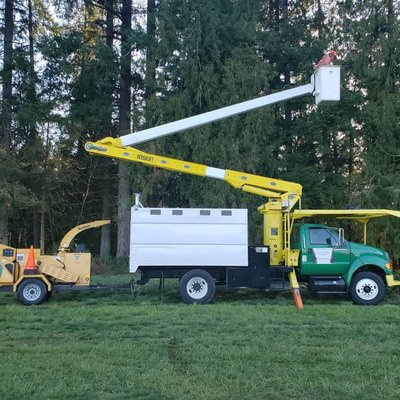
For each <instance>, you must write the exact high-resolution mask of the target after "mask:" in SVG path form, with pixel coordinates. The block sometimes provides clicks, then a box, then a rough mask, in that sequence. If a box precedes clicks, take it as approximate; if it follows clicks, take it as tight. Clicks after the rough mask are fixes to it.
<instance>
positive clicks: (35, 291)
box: [17, 279, 47, 306]
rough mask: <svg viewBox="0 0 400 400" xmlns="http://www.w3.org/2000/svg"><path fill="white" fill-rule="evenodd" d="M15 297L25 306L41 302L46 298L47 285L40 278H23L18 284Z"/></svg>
mask: <svg viewBox="0 0 400 400" xmlns="http://www.w3.org/2000/svg"><path fill="white" fill-rule="evenodd" d="M17 298H18V300H19V301H20V302H21V303H22V304H24V305H26V306H31V305H34V304H40V303H43V301H44V300H46V298H47V287H46V285H45V284H44V282H43V281H42V280H40V279H25V280H23V281H22V283H21V284H20V285H19V286H18V291H17Z"/></svg>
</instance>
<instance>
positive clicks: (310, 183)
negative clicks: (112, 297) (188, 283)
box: [0, 0, 400, 259]
mask: <svg viewBox="0 0 400 400" xmlns="http://www.w3.org/2000/svg"><path fill="white" fill-rule="evenodd" d="M0 17H1V21H0V24H1V38H0V39H1V40H0V68H1V70H0V73H1V75H0V76H1V110H0V111H1V112H0V119H1V124H0V240H2V241H3V242H5V243H8V244H10V245H12V246H15V247H29V245H31V244H33V245H34V246H35V247H40V248H41V249H42V250H44V251H46V252H47V253H50V252H52V251H54V250H55V249H56V248H57V245H58V243H59V241H60V239H61V237H62V236H63V234H64V233H65V232H67V231H68V230H69V229H71V228H72V227H74V226H75V225H78V224H81V223H84V222H88V221H92V220H96V219H111V220H112V224H111V225H110V226H104V227H102V228H101V229H99V230H96V231H91V234H90V236H87V237H85V238H84V240H85V245H86V246H88V247H89V248H90V250H91V251H92V252H93V253H94V254H95V255H98V256H100V257H101V258H105V259H107V258H109V257H125V256H127V255H128V253H129V215H130V207H131V206H132V204H133V202H134V193H136V192H140V193H142V198H141V202H142V203H143V204H144V205H145V206H153V207H164V206H165V207H233V208H235V207H237V208H248V209H249V215H250V221H251V232H250V240H251V241H252V242H259V241H261V238H262V217H261V215H259V214H258V212H257V207H258V206H259V205H260V204H262V202H263V199H262V198H261V197H257V196H254V195H250V194H246V193H243V192H241V191H239V190H235V189H233V188H232V187H230V186H229V185H226V184H225V183H223V182H221V181H214V180H211V179H204V178H199V177H195V176H190V175H183V174H179V173H175V172H170V171H165V170H160V169H156V168H149V167H147V166H144V165H141V164H137V163H126V162H118V161H114V160H111V159H108V158H102V157H93V156H90V155H89V154H88V153H87V152H86V150H85V148H84V145H85V143H86V142H87V141H95V140H99V139H101V138H103V137H106V136H113V137H117V136H119V135H123V134H126V133H131V132H135V131H139V130H142V129H145V128H149V127H153V126H156V125H161V124H163V123H167V122H172V121H175V120H178V119H181V118H185V117H189V116H193V115H196V114H200V113H203V112H206V111H211V110H215V109H217V108H220V107H224V106H227V105H231V104H234V103H238V102H241V101H245V100H250V99H254V98H257V97H258V96H262V95H265V94H270V93H276V92H279V91H281V90H284V89H286V88H290V87H295V86H296V85H301V84H306V83H308V82H309V79H310V76H311V75H312V74H313V71H314V66H315V64H316V63H317V62H318V61H319V60H320V59H321V57H322V56H323V55H324V54H325V53H326V52H327V51H328V50H330V49H334V50H335V51H336V52H337V54H338V59H337V60H336V61H335V63H336V64H338V65H341V100H340V102H338V103H335V104H333V105H329V106H321V107H317V106H316V105H315V101H314V99H313V97H312V96H305V97H304V96H303V97H300V98H298V99H294V100H291V101H287V102H282V103H278V104H276V105H273V106H269V107H265V108H262V109H259V110H256V111H252V112H249V113H246V114H243V115H240V116H236V117H233V118H229V119H226V120H223V121H220V122H216V123H213V124H210V125H205V126H203V127H200V128H196V129H194V130H191V131H188V132H184V133H180V134H177V135H172V136H170V137H168V138H163V139H158V140H154V141H151V142H148V143H145V144H143V145H140V146H139V148H140V149H141V150H145V151H149V152H151V153H155V154H160V155H165V156H169V157H173V158H178V159H182V160H188V161H194V162H198V163H203V164H207V165H210V166H213V167H217V168H229V169H233V170H238V171H245V172H249V173H253V174H257V175H261V176H268V177H273V178H278V179H284V180H287V181H292V182H298V183H300V184H301V185H302V186H303V198H302V206H303V207H304V208H310V209H316V208H328V209H331V208H341V209H346V208H375V209H376V208H385V209H393V210H400V187H398V185H399V186H400V166H399V163H400V1H398V0H331V1H327V0H312V1H310V0H303V1H302V0H1V1H0ZM333 223H335V222H333ZM343 224H344V227H345V235H346V238H349V239H350V240H357V239H358V240H360V237H361V234H362V232H361V230H360V228H359V227H358V226H357V225H356V224H354V225H353V224H351V223H349V222H344V223H343ZM370 225H371V226H370V229H369V241H370V242H371V244H374V245H376V246H378V247H381V248H384V249H387V250H388V251H390V253H391V256H392V257H393V258H395V259H398V258H400V235H399V234H400V223H399V221H397V220H396V219H395V218H385V219H382V220H380V221H374V222H371V223H370Z"/></svg>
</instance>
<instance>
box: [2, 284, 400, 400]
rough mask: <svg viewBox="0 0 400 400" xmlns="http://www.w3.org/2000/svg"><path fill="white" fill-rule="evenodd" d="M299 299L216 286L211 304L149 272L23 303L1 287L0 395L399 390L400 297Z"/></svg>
mask: <svg viewBox="0 0 400 400" xmlns="http://www.w3.org/2000/svg"><path fill="white" fill-rule="evenodd" d="M118 278H119V279H122V278H121V277H117V278H114V277H113V278H107V279H112V280H116V279H118ZM105 279H106V278H103V279H102V281H103V282H104V280H105ZM128 279H129V277H128ZM98 280H99V278H98ZM399 293H400V291H399ZM303 299H304V301H305V309H304V310H303V311H302V312H298V311H296V310H295V309H294V307H293V304H292V298H291V296H290V294H289V293H286V294H283V293H281V294H273V293H265V292H262V291H256V290H247V291H244V290H241V291H232V292H231V291H227V290H222V289H217V296H216V299H215V302H213V304H209V305H206V306H197V305H184V304H182V303H181V302H180V299H179V297H178V295H177V291H176V283H175V282H170V283H168V284H167V287H166V292H165V296H164V299H163V300H162V301H161V299H160V293H159V291H158V284H157V282H154V283H153V284H150V285H149V286H147V287H145V288H144V289H143V291H142V293H141V294H140V296H139V298H138V299H136V300H135V299H133V298H132V296H131V293H130V291H129V290H114V291H106V292H88V293H86V292H81V293H76V292H75V293H59V294H55V295H54V296H53V298H52V299H51V300H50V301H48V302H46V303H45V304H43V305H41V306H36V307H24V306H21V305H20V304H19V303H17V301H16V299H15V298H14V296H12V295H10V294H2V295H1V296H0V310H1V311H0V332H1V344H0V354H1V365H0V399H149V400H152V399H287V398H296V399H361V398H379V399H398V398H400V388H399V385H398V382H399V380H400V346H399V343H398V333H399V327H400V313H399V311H400V295H399V294H398V293H396V292H395V291H393V292H391V293H389V295H388V296H387V297H386V300H385V302H384V303H383V304H382V305H380V306H377V307H358V306H354V305H352V304H351V303H350V302H349V301H348V300H347V299H337V298H322V299H314V298H311V297H310V296H308V295H307V294H306V292H305V293H304V298H303Z"/></svg>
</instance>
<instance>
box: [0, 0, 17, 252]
mask: <svg viewBox="0 0 400 400" xmlns="http://www.w3.org/2000/svg"><path fill="white" fill-rule="evenodd" d="M13 34H14V1H13V0H5V9H4V48H3V49H4V50H3V51H4V53H3V57H4V58H3V66H4V68H3V77H2V78H3V79H2V81H3V85H2V91H3V93H2V94H3V101H2V107H1V132H0V135H1V138H0V145H1V147H2V149H3V150H4V152H5V154H6V155H7V153H8V152H9V151H10V144H11V112H12V108H11V102H12V69H13V66H12V63H13V48H12V45H13ZM0 241H2V242H3V243H6V244H8V209H7V206H6V204H0Z"/></svg>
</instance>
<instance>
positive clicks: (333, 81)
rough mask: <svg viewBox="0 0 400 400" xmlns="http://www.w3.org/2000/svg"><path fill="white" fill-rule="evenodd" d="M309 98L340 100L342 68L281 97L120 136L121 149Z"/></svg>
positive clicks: (325, 72)
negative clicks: (310, 95) (246, 113)
mask: <svg viewBox="0 0 400 400" xmlns="http://www.w3.org/2000/svg"><path fill="white" fill-rule="evenodd" d="M306 94H313V95H314V96H315V99H316V103H317V104H320V103H323V102H332V101H338V100H339V99H340V67H338V66H324V67H320V68H319V69H318V70H317V71H316V72H315V74H314V75H313V76H312V78H311V83H309V84H308V85H303V86H299V87H297V88H293V89H288V90H284V91H282V92H279V93H274V94H269V95H267V96H262V97H258V98H257V99H253V100H248V101H244V102H242V103H238V104H234V105H231V106H228V107H223V108H220V109H218V110H214V111H209V112H206V113H203V114H199V115H195V116H193V117H189V118H184V119H181V120H178V121H175V122H170V123H168V124H164V125H159V126H155V127H153V128H149V129H145V130H143V131H139V132H134V133H130V134H128V135H125V136H121V137H120V140H121V143H122V146H124V147H126V146H132V145H137V144H139V143H143V142H147V141H149V140H153V139H157V138H160V137H163V136H168V135H172V134H174V133H178V132H182V131H184V130H188V129H193V128H197V127H199V126H202V125H206V124H210V123H212V122H215V121H220V120H222V119H225V118H229V117H233V116H235V115H239V114H243V113H245V112H248V111H251V110H256V109H258V108H261V107H265V106H268V105H271V104H275V103H278V102H280V101H284V100H290V99H294V98H296V97H300V96H304V95H306Z"/></svg>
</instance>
